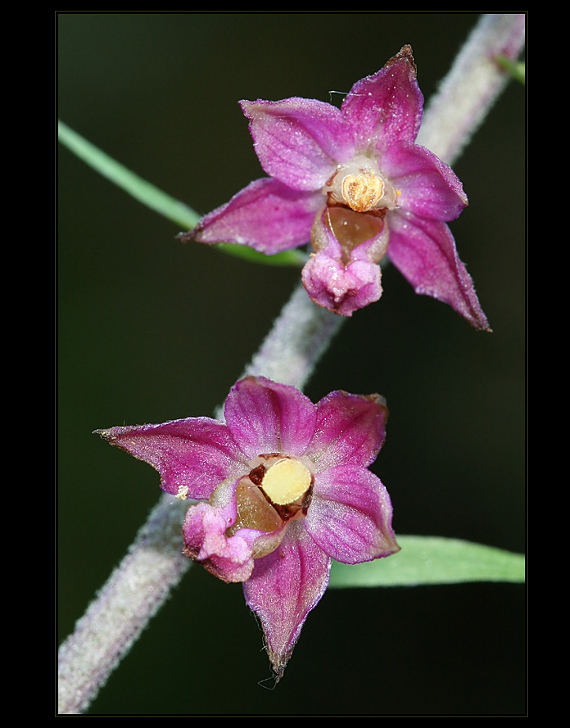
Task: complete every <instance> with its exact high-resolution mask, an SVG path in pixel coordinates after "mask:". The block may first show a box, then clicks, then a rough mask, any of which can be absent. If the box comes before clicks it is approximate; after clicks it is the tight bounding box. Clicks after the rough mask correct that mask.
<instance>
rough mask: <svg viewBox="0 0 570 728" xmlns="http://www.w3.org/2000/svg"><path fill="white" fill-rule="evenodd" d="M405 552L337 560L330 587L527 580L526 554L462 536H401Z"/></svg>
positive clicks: (334, 563)
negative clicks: (343, 561)
mask: <svg viewBox="0 0 570 728" xmlns="http://www.w3.org/2000/svg"><path fill="white" fill-rule="evenodd" d="M398 543H399V544H400V546H401V549H402V550H401V551H400V552H398V553H397V554H394V555H393V556H390V557H388V558H386V559H377V560H376V561H370V562H367V563H365V564H355V565H349V564H340V563H338V562H333V566H332V569H331V579H330V587H333V588H354V587H377V586H384V587H387V586H422V585H429V584H432V585H435V584H458V583H462V582H472V581H502V582H514V583H522V582H524V581H525V557H524V555H523V554H516V553H512V552H510V551H504V550H502V549H497V548H494V547H492V546H485V545H482V544H476V543H471V542H469V541H462V540H459V539H448V538H439V537H431V536H399V537H398Z"/></svg>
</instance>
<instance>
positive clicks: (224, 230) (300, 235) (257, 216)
mask: <svg viewBox="0 0 570 728" xmlns="http://www.w3.org/2000/svg"><path fill="white" fill-rule="evenodd" d="M322 204H323V200H322V195H321V194H320V192H319V193H316V194H315V193H313V192H299V191H296V190H292V189H290V188H289V187H287V186H286V185H284V184H282V183H281V182H279V181H278V180H275V179H269V178H264V179H259V180H255V181H254V182H251V183H250V184H249V185H248V186H247V187H245V188H244V189H243V190H241V192H238V193H237V194H236V195H234V197H232V199H231V200H230V201H229V202H228V203H226V204H225V205H222V206H221V207H218V208H217V209H216V210H214V211H213V212H210V213H209V214H208V215H206V216H205V217H203V218H202V220H200V222H199V223H198V225H197V226H196V227H195V228H194V229H193V230H190V231H189V232H188V233H185V234H183V235H181V236H180V238H181V239H182V240H184V241H189V240H195V241H197V242H199V243H238V244H240V245H247V246H249V247H250V248H254V249H255V250H257V251H259V252H261V253H266V254H268V255H274V254H275V253H280V252H282V251H284V250H290V249H291V248H296V247H298V246H299V245H305V244H306V243H308V242H309V240H310V237H311V226H312V224H313V220H314V218H315V214H316V212H317V210H318V209H319V207H321V206H322Z"/></svg>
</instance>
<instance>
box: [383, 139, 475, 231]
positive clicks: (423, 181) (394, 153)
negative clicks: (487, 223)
mask: <svg viewBox="0 0 570 728" xmlns="http://www.w3.org/2000/svg"><path fill="white" fill-rule="evenodd" d="M382 171H383V172H384V174H386V175H387V176H388V177H389V178H390V182H391V183H392V184H393V185H394V186H395V187H396V188H397V189H398V191H399V192H400V196H399V198H398V206H399V207H401V208H402V209H404V210H409V211H410V212H413V213H415V214H416V215H420V216H421V217H428V218H432V219H434V220H455V218H456V217H457V216H458V215H459V214H460V213H461V211H462V210H463V209H464V208H465V206H466V205H467V196H466V194H465V192H464V191H463V186H462V184H461V182H460V181H459V179H458V178H457V176H456V175H455V173H454V172H453V171H452V170H451V168H450V167H448V166H447V164H444V163H443V162H442V161H441V160H439V159H438V158H437V157H436V156H435V154H433V153H432V152H430V151H429V150H428V149H426V148H425V147H420V146H418V145H416V144H411V143H409V142H398V143H396V144H393V145H392V146H391V147H390V149H387V150H386V152H385V153H384V154H383V156H382Z"/></svg>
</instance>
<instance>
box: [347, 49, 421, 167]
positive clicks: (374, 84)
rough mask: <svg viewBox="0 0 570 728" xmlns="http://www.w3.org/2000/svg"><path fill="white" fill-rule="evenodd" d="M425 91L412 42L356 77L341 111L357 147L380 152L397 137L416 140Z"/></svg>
mask: <svg viewBox="0 0 570 728" xmlns="http://www.w3.org/2000/svg"><path fill="white" fill-rule="evenodd" d="M422 109H423V95H422V93H421V91H420V89H419V86H418V83H417V81H416V67H415V64H414V60H413V57H412V51H411V48H410V47H409V46H404V47H403V48H402V50H401V51H400V52H399V53H397V54H396V55H395V56H394V57H393V58H391V59H390V60H389V61H388V63H387V64H386V65H385V66H384V67H383V68H381V69H380V70H379V71H377V72H376V73H375V74H373V75H371V76H367V77H366V78H363V79H361V80H360V81H357V82H356V83H355V84H354V86H353V87H352V89H351V90H350V93H349V94H348V96H347V97H346V98H345V100H344V102H343V104H342V106H341V111H342V113H343V115H344V117H345V119H346V120H347V122H348V123H349V124H350V125H351V126H352V128H353V129H354V131H355V134H356V139H355V149H356V150H357V151H358V152H362V153H366V152H370V153H373V154H375V155H376V156H379V155H380V154H381V152H382V151H384V150H385V149H387V148H388V147H389V146H390V145H391V144H394V142H396V141H400V140H404V141H409V142H413V141H414V140H415V138H416V136H417V133H418V130H419V128H420V124H421V120H422Z"/></svg>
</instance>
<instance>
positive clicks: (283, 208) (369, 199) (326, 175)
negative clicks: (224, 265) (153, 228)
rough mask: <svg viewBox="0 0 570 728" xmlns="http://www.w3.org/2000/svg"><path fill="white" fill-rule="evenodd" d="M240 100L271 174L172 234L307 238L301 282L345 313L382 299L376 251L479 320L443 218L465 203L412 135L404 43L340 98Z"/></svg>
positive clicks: (417, 113) (415, 102) (414, 103)
mask: <svg viewBox="0 0 570 728" xmlns="http://www.w3.org/2000/svg"><path fill="white" fill-rule="evenodd" d="M240 103H241V107H242V110H243V112H244V114H245V116H246V117H247V118H248V120H249V127H250V131H251V135H252V137H253V142H254V148H255V151H256V153H257V156H258V158H259V161H260V163H261V166H262V168H263V170H264V171H265V173H266V174H267V175H269V176H268V177H265V178H262V179H259V180H256V181H254V182H251V183H250V184H249V185H248V186H247V187H245V188H244V189H243V190H241V192H238V193H237V194H236V195H235V196H234V197H233V198H232V199H231V200H230V201H229V202H228V203H226V204H224V205H222V206H221V207H219V208H217V209H216V210H214V211H213V212H211V213H209V214H208V215H206V216H205V217H204V218H203V219H202V220H201V221H200V222H199V223H198V225H197V226H196V227H195V228H194V229H193V230H191V231H190V232H188V233H184V234H182V235H181V236H180V237H181V239H182V240H196V241H198V242H201V243H220V242H222V243H223V242H226V243H237V244H241V245H246V246H250V247H251V248H254V249H255V250H257V251H260V252H263V253H265V254H267V255H272V254H275V253H279V252H282V251H285V250H288V249H291V248H295V247H298V246H301V245H305V244H308V243H309V241H310V243H311V246H312V251H313V252H312V254H311V256H310V258H309V260H308V261H307V263H306V264H305V266H304V268H303V272H302V280H303V284H304V286H305V288H306V290H307V293H308V294H309V296H310V297H311V299H312V300H313V301H314V302H315V303H317V304H318V305H320V306H323V307H326V308H328V309H329V310H331V311H334V312H335V313H338V314H341V315H344V316H351V315H352V313H353V312H354V311H355V310H357V309H360V308H363V307H364V306H366V305H368V304H369V303H372V302H373V301H377V300H378V299H379V298H380V296H381V294H382V285H381V271H380V266H379V263H380V261H381V260H382V259H383V258H385V257H386V258H387V259H389V260H390V261H391V263H392V264H393V265H394V266H395V267H396V268H397V269H398V270H399V271H400V272H401V273H402V275H403V276H404V277H405V278H406V279H407V280H408V281H409V282H410V283H411V284H412V286H413V287H414V289H415V291H416V293H420V294H426V295H429V296H432V297H434V298H436V299H439V300H441V301H444V302H445V303H447V304H449V305H450V306H452V307H453V308H454V309H455V310H456V311H457V312H458V313H460V314H461V315H462V316H464V317H465V318H466V319H467V320H468V321H469V322H470V323H471V324H472V325H473V326H475V327H476V328H479V329H488V328H489V326H488V323H487V319H486V317H485V314H484V313H483V311H482V309H481V306H480V304H479V301H478V298H477V295H476V293H475V289H474V287H473V283H472V280H471V278H470V276H469V274H468V273H467V270H466V268H465V265H464V264H463V263H462V262H461V260H460V259H459V257H458V254H457V251H456V247H455V241H454V239H453V236H452V234H451V232H450V230H449V227H448V225H447V222H448V221H450V220H454V219H455V218H457V217H458V215H459V214H460V213H461V211H462V210H463V208H464V207H465V206H466V205H467V197H466V195H465V193H464V191H463V187H462V185H461V182H460V181H459V180H458V178H457V177H456V175H455V174H454V172H453V171H452V170H451V169H450V168H449V167H448V166H447V165H446V164H444V163H443V162H442V161H441V160H439V159H438V158H437V157H436V156H435V155H434V154H432V152H430V151H429V150H428V149H426V148H425V147H422V146H419V145H417V144H415V139H416V136H417V134H418V131H419V128H420V124H421V120H422V114H423V96H422V93H421V91H420V89H419V86H418V83H417V80H416V66H415V63H414V60H413V57H412V51H411V48H410V46H404V47H403V48H402V49H401V50H400V52H399V53H397V54H396V55H395V56H394V57H393V58H392V59H390V60H389V61H388V63H387V64H386V65H385V66H384V67H383V68H382V69H381V70H380V71H378V72H377V73H375V74H373V75H371V76H368V77H366V78H363V79H362V80H360V81H357V82H356V83H355V84H354V86H353V87H352V89H351V91H350V92H349V93H348V95H347V96H346V98H345V99H344V101H343V103H342V105H341V107H340V108H338V107H336V106H333V105H331V104H328V103H325V102H323V101H318V100H314V99H303V98H289V99H284V100H282V101H262V100H258V101H253V102H252V101H241V102H240Z"/></svg>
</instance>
